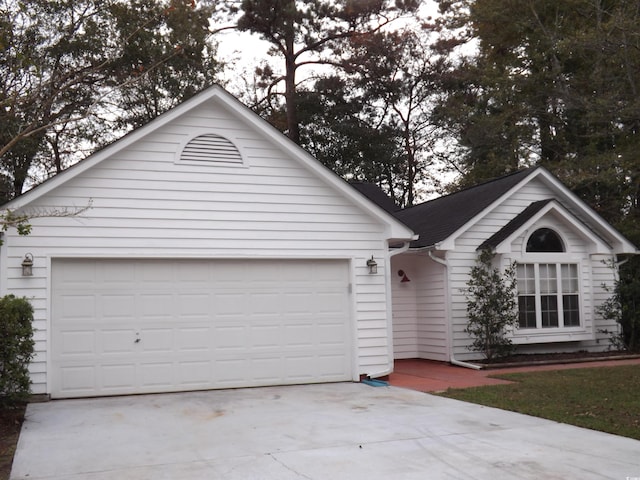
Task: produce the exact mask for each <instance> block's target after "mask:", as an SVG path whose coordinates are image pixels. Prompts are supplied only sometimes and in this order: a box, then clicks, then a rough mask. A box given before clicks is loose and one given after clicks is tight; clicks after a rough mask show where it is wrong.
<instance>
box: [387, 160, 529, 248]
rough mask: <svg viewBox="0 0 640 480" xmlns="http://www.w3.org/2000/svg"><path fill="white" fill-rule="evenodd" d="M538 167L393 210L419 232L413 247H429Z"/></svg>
mask: <svg viewBox="0 0 640 480" xmlns="http://www.w3.org/2000/svg"><path fill="white" fill-rule="evenodd" d="M536 168H537V167H532V168H527V169H524V170H519V171H517V172H514V173H511V174H509V175H505V176H504V177H500V178H497V179H495V180H491V181H489V182H486V183H482V184H480V185H476V186H474V187H470V188H467V189H465V190H461V191H459V192H456V193H452V194H451V195H446V196H444V197H440V198H436V199H435V200H430V201H428V202H425V203H421V204H419V205H415V206H414V207H411V208H407V209H404V210H401V211H399V212H396V213H394V215H395V217H396V218H397V219H398V220H400V221H401V222H403V223H404V224H405V225H407V226H408V227H409V228H411V229H412V230H413V231H414V232H415V233H417V234H419V235H420V238H419V239H418V240H415V241H413V242H411V247H412V248H419V247H430V246H433V245H435V244H436V243H438V242H441V241H443V240H445V239H446V238H447V237H449V236H450V235H452V234H453V233H454V232H455V231H456V230H458V229H459V228H460V227H462V226H463V225H464V224H465V223H467V222H468V221H469V220H471V219H472V218H473V217H475V216H476V215H478V214H479V213H480V212H482V211H483V210H484V209H485V208H487V207H488V206H489V205H491V204H492V203H493V202H495V201H496V200H497V199H498V198H500V197H501V196H502V195H504V194H505V193H506V192H508V191H509V190H510V189H511V188H513V187H514V186H515V185H517V184H518V183H519V182H520V181H522V180H523V179H524V178H526V177H527V176H529V175H530V174H531V172H533V171H534V170H535V169H536Z"/></svg>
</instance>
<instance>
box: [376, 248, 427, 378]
mask: <svg viewBox="0 0 640 480" xmlns="http://www.w3.org/2000/svg"><path fill="white" fill-rule="evenodd" d="M416 239H417V237H416ZM414 240H415V239H414ZM410 245H411V242H410V241H408V242H403V244H402V247H400V248H396V249H394V250H389V249H388V248H387V255H386V258H385V265H386V266H387V269H388V270H389V274H388V275H386V278H385V290H386V292H387V296H386V304H387V313H386V315H387V318H388V319H389V321H388V322H387V338H388V339H389V360H388V364H389V365H391V368H390V369H388V370H386V371H383V372H377V373H368V374H367V378H368V379H372V378H378V377H384V376H387V375H389V374H390V373H392V372H393V321H392V320H391V319H392V318H393V317H392V315H393V312H392V309H391V303H392V299H391V257H393V256H395V255H399V254H401V253H404V252H406V251H407V250H409V246H410Z"/></svg>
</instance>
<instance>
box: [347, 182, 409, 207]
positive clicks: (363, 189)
mask: <svg viewBox="0 0 640 480" xmlns="http://www.w3.org/2000/svg"><path fill="white" fill-rule="evenodd" d="M350 185H351V186H352V187H353V188H355V189H356V190H358V191H359V192H360V193H361V194H363V195H364V196H365V197H367V198H368V199H369V200H371V201H372V202H373V203H375V204H376V205H378V206H379V207H381V208H382V209H384V210H385V211H386V212H388V213H395V212H397V211H398V210H400V207H399V206H398V205H396V204H395V203H394V201H393V200H392V199H391V198H390V197H389V196H388V195H387V194H386V193H384V191H383V190H382V189H381V188H380V187H379V186H378V185H376V184H374V183H364V182H350Z"/></svg>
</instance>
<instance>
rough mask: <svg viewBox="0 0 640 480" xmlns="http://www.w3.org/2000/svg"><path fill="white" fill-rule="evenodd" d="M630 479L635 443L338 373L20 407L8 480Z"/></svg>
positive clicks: (637, 457) (639, 463)
mask: <svg viewBox="0 0 640 480" xmlns="http://www.w3.org/2000/svg"><path fill="white" fill-rule="evenodd" d="M633 477H640V442H638V441H635V440H630V439H626V438H622V437H617V436H614V435H608V434H604V433H600V432H595V431H590V430H585V429H580V428H577V427H572V426H568V425H562V424H558V423H554V422H550V421H546V420H541V419H537V418H533V417H528V416H525V415H519V414H515V413H510V412H505V411H501V410H497V409H493V408H487V407H481V406H476V405H471V404H467V403H462V402H458V401H455V400H449V399H444V398H440V397H436V396H432V395H428V394H424V393H420V392H416V391H413V390H406V389H402V388H397V387H371V386H367V385H364V384H353V383H340V384H323V385H306V386H292V387H272V388H254V389H242V390H218V391H207V392H196V393H180V394H164V395H145V396H132V397H117V398H101V399H88V400H59V401H53V402H49V403H41V404H31V405H29V408H28V410H27V420H26V422H25V423H24V426H23V430H22V434H21V436H20V442H19V445H18V450H17V452H16V457H15V461H14V464H13V471H12V474H11V478H12V479H29V480H36V479H45V478H46V479H48V480H52V479H62V478H68V479H74V480H75V479H90V480H98V479H100V480H102V479H115V478H117V479H154V480H157V479H242V480H247V479H278V480H293V479H318V480H319V479H323V480H324V479H331V480H335V479H349V480H354V479H367V480H374V479H385V480H388V479H419V480H424V479H426V478H428V479H443V478H444V479H449V478H450V479H466V478H469V479H491V480H498V479H510V480H511V479H536V480H538V479H541V478H544V479H563V480H566V479H581V480H585V479H603V478H611V479H616V480H625V479H627V478H633Z"/></svg>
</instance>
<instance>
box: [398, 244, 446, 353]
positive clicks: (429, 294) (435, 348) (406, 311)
mask: <svg viewBox="0 0 640 480" xmlns="http://www.w3.org/2000/svg"><path fill="white" fill-rule="evenodd" d="M398 270H403V271H404V272H405V273H406V274H407V276H408V277H409V279H410V280H411V281H410V282H406V283H401V282H400V280H401V277H400V276H399V275H398V274H397V272H398ZM445 274H446V272H445V269H444V267H443V266H442V265H440V264H437V263H435V262H434V261H433V260H431V259H430V258H429V257H427V256H425V255H415V254H411V253H408V254H402V255H398V256H396V257H393V259H392V269H391V286H392V293H393V339H394V356H395V358H397V359H401V358H425V359H430V360H439V361H446V360H448V353H447V336H448V329H447V322H446V304H445V302H446V287H445Z"/></svg>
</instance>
